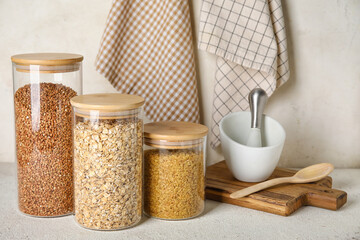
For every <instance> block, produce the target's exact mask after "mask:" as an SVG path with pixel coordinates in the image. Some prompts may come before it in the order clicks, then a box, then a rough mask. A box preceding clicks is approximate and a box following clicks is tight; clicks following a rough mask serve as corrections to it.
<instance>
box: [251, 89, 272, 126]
mask: <svg viewBox="0 0 360 240" xmlns="http://www.w3.org/2000/svg"><path fill="white" fill-rule="evenodd" d="M267 98H268V96H267V94H266V92H265V91H264V90H263V89H261V88H255V89H253V90H252V91H251V92H250V93H249V105H250V111H251V128H258V129H260V128H261V121H262V115H263V112H264V108H265V104H266V102H267Z"/></svg>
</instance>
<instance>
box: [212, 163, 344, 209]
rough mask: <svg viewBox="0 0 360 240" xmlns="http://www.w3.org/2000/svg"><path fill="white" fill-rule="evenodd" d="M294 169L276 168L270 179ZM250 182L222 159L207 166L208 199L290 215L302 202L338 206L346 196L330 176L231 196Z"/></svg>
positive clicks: (330, 207)
mask: <svg viewBox="0 0 360 240" xmlns="http://www.w3.org/2000/svg"><path fill="white" fill-rule="evenodd" d="M295 173H296V171H295V170H290V169H285V168H276V169H275V171H274V172H273V174H272V175H271V177H270V179H271V178H277V177H289V176H292V175H294V174H295ZM253 184H255V183H247V182H240V181H238V180H236V179H235V178H234V177H233V176H232V174H231V173H230V171H229V170H228V168H227V166H226V163H225V161H222V162H219V163H217V164H214V165H212V166H209V167H208V168H207V170H206V198H207V199H211V200H215V201H219V202H224V203H230V204H234V205H238V206H242V207H247V208H252V209H256V210H260V211H264V212H269V213H274V214H278V215H282V216H289V215H290V214H291V213H293V212H295V211H296V210H297V209H299V208H300V207H302V206H305V205H308V206H314V207H320V208H325V209H330V210H337V209H339V208H340V207H341V206H343V205H344V204H345V203H346V200H347V194H346V192H344V191H340V190H336V189H332V188H331V186H332V179H331V177H326V178H324V179H322V180H320V181H317V182H314V183H305V184H283V185H279V186H276V187H272V188H269V189H266V190H263V191H260V192H257V193H253V194H251V195H249V196H248V197H243V198H240V199H232V198H230V194H231V193H233V192H235V191H237V190H240V189H243V188H246V187H249V186H251V185H253Z"/></svg>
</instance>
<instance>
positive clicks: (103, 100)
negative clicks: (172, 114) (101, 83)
mask: <svg viewBox="0 0 360 240" xmlns="http://www.w3.org/2000/svg"><path fill="white" fill-rule="evenodd" d="M70 102H71V105H72V106H73V107H76V108H79V109H81V110H99V111H102V112H116V111H125V110H131V109H136V108H139V107H141V106H142V105H143V104H144V102H145V100H144V98H142V97H139V96H136V95H130V94H120V93H97V94H86V95H80V96H76V97H73V98H72V99H70Z"/></svg>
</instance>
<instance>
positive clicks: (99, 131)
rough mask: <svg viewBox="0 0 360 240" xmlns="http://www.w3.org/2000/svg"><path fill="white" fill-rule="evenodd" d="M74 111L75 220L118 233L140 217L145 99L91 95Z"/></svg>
mask: <svg viewBox="0 0 360 240" xmlns="http://www.w3.org/2000/svg"><path fill="white" fill-rule="evenodd" d="M71 104H72V105H73V109H74V119H75V121H74V128H73V129H74V181H75V184H74V190H75V191H74V195H75V219H76V221H77V222H78V223H79V224H80V225H81V226H83V227H85V228H89V229H96V230H116V229H123V228H127V227H131V226H133V225H135V224H137V223H138V222H139V221H140V219H141V216H142V210H143V207H142V200H143V199H142V187H143V184H142V181H143V179H142V178H143V177H142V175H143V144H142V141H143V120H142V116H141V110H142V105H143V104H144V99H143V98H141V97H138V96H134V95H127V94H116V93H113V94H90V95H83V96H77V97H74V98H73V99H71Z"/></svg>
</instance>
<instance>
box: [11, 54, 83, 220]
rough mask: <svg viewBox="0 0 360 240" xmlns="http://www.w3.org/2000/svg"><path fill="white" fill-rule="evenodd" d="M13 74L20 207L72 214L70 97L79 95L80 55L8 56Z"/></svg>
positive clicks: (50, 214)
mask: <svg viewBox="0 0 360 240" xmlns="http://www.w3.org/2000/svg"><path fill="white" fill-rule="evenodd" d="M11 60H12V62H13V78H14V107H15V134H16V157H17V179H18V181H17V183H18V207H19V209H20V211H21V212H23V213H25V214H27V215H31V216H37V217H55V216H62V215H67V214H71V213H72V212H73V200H74V199H73V190H74V189H73V136H72V125H73V123H72V109H71V104H70V99H71V98H72V97H74V96H76V95H78V94H82V70H81V62H82V60H83V57H82V56H81V55H77V54H67V53H33V54H20V55H14V56H12V57H11Z"/></svg>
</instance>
